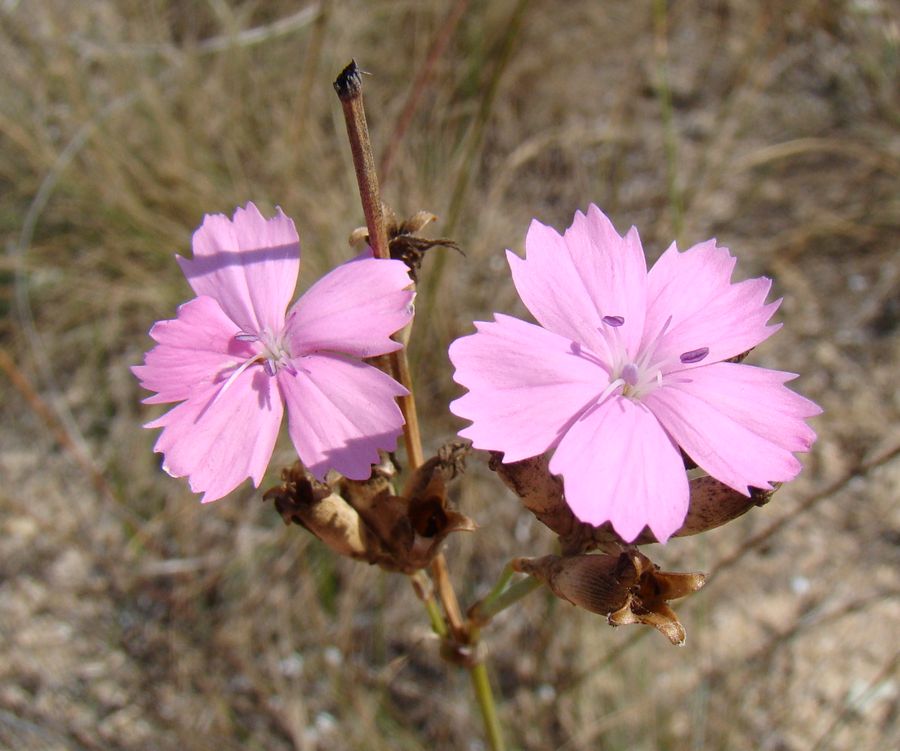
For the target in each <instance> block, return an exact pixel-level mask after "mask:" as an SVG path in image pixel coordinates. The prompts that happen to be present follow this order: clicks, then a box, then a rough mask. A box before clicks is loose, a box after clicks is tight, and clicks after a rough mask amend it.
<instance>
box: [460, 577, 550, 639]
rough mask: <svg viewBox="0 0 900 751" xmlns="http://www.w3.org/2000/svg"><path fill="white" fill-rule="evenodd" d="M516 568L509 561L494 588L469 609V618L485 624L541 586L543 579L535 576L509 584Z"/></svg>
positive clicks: (475, 622)
mask: <svg viewBox="0 0 900 751" xmlns="http://www.w3.org/2000/svg"><path fill="white" fill-rule="evenodd" d="M514 573H515V570H514V569H513V567H512V564H511V563H507V564H506V566H505V567H504V569H503V572H502V573H501V574H500V578H499V579H497V583H496V584H495V585H494V588H493V589H492V590H491V591H490V592H489V593H488V594H487V596H486V597H484V598H483V599H482V600H480V601H479V602H477V603H475V605H474V606H473V607H472V608H471V609H470V610H469V620H470V621H471V622H472V623H474V624H475V625H476V626H484V625H485V624H486V623H488V622H490V620H491V619H492V618H493V617H494V616H496V615H497V613H500V612H502V611H504V610H506V608H508V607H509V606H510V605H514V604H515V603H517V602H518V601H519V600H521V599H522V598H524V597H527V596H528V595H530V594H531V593H532V592H534V590H536V589H538V588H539V587H540V586H541V580H540V579H536V578H535V577H533V576H528V577H526V578H524V579H520V580H519V581H517V582H514V583H513V584H511V585H509V586H507V584H508V583H509V580H510V579H511V578H512V576H513V574H514Z"/></svg>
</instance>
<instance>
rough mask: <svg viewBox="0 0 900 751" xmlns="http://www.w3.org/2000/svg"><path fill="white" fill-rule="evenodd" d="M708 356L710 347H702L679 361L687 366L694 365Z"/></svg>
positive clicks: (693, 350)
mask: <svg viewBox="0 0 900 751" xmlns="http://www.w3.org/2000/svg"><path fill="white" fill-rule="evenodd" d="M708 354H709V347H700V349H692V350H691V351H690V352H685V353H684V354H683V355H681V357H680V358H679V359H680V360H681V362H683V363H684V364H685V365H693V364H694V363H695V362H700V361H701V360H702V359H703V358H704V357H706V356H707V355H708Z"/></svg>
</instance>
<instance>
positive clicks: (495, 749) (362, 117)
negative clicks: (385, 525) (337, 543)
mask: <svg viewBox="0 0 900 751" xmlns="http://www.w3.org/2000/svg"><path fill="white" fill-rule="evenodd" d="M362 73H363V71H361V70H360V68H359V66H358V65H357V64H356V61H355V60H351V61H350V63H349V64H348V65H347V66H346V67H345V68H344V70H343V71H341V73H340V75H339V76H338V77H337V79H336V80H335V82H334V89H335V91H336V92H337V95H338V98H339V99H340V100H341V107H342V109H343V112H344V120H345V122H346V126H347V137H348V139H349V141H350V150H351V153H352V155H353V167H354V170H355V171H356V181H357V185H358V186H359V194H360V199H361V201H362V206H363V214H364V215H365V218H366V228H367V230H368V235H369V245H370V247H371V248H372V253H373V255H374V256H375V257H376V258H385V259H387V258H390V257H391V256H390V246H389V244H388V236H387V226H386V223H385V215H384V206H383V204H382V202H381V195H380V191H379V187H378V175H377V173H376V169H375V158H374V154H373V151H372V143H371V140H370V138H369V127H368V123H367V121H366V112H365V106H364V104H363V96H362V79H361V74H362ZM389 357H390V369H391V375H393V376H394V378H396V379H397V380H398V381H399V382H400V383H401V384H402V385H403V386H404V387H405V388H406V390H407V391H408V392H409V393H408V394H407V395H406V396H401V397H399V399H398V401H399V404H400V410H401V412H402V413H403V417H404V420H405V423H404V426H403V437H404V442H405V446H406V456H407V461H408V463H409V469H410V470H412V471H415V470H416V469H417V468H418V467H420V466H421V465H422V464H423V463H424V461H425V457H424V452H423V451H422V438H421V433H420V431H419V420H418V415H417V413H416V404H415V398H414V392H413V385H412V375H411V373H410V369H409V361H408V360H407V356H406V348H405V347H404V348H403V349H401V350H399V351H397V352H391V353H390V355H389ZM430 571H431V578H432V581H433V582H434V587H435V590H436V592H437V596H438V598H439V600H440V602H441V604H442V605H443V609H444V615H445V617H446V623H447V625H448V626H449V634H448V633H447V629H446V628H444V624H443V623H440V624H439V623H438V619H437V618H436V614H435V608H434V601H433V599H429V598H428V597H421V599H422V601H423V602H424V603H425V606H426V609H427V611H428V615H429V619H430V620H431V624H432V628H433V629H434V631H435V633H437V634H438V635H439V636H441V637H442V638H443V639H444V640H445V646H446V647H448V650H447V651H448V654H452V653H454V652H457V651H458V652H466V653H470V654H471V655H473V657H472V658H471V659H468V660H466V661H465V664H466V667H467V668H468V670H469V674H470V676H471V679H472V686H473V690H474V692H475V696H476V700H477V702H478V708H479V710H480V711H481V716H482V719H483V721H484V726H485V733H486V735H487V740H488V743H489V746H490V748H491V749H492V751H504V749H505V745H504V743H503V737H502V732H501V728H500V723H499V720H498V718H497V710H496V704H495V701H494V695H493V692H492V690H491V685H490V680H489V678H488V673H487V668H486V666H485V664H484V659H483V656H482V654H483V650H480V649H478V644H477V640H478V631H477V629H476V628H473V627H472V624H471V623H469V622H467V621H466V620H465V619H464V618H463V615H462V610H461V608H460V606H459V600H458V598H457V596H456V591H455V590H454V588H453V583H452V581H451V580H450V573H449V570H448V568H447V561H446V558H444V555H443V554H442V553H438V555H437V556H435V558H434V560H433V561H432V563H431V566H430ZM413 586H414V588H415V589H416V592H417V593H425V592H427V590H425V589H424V588H423V586H422V581H421V579H420V580H419V581H418V582H417V581H416V580H415V579H413ZM420 596H421V595H420ZM448 636H449V638H450V642H449V643H448V642H447V639H448Z"/></svg>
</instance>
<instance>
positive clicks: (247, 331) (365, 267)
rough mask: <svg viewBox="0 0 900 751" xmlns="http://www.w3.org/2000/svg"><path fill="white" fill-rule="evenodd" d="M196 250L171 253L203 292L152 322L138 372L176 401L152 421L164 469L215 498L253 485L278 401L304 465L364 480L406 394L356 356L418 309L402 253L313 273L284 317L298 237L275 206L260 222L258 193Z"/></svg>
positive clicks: (396, 425)
mask: <svg viewBox="0 0 900 751" xmlns="http://www.w3.org/2000/svg"><path fill="white" fill-rule="evenodd" d="M193 250H194V258H193V260H188V259H185V258H180V257H178V263H179V264H180V265H181V268H182V270H183V271H184V274H185V276H186V277H187V279H188V282H189V283H190V285H191V287H192V288H193V290H194V292H196V293H197V297H195V298H194V299H193V300H190V301H189V302H187V303H185V304H184V305H182V306H181V307H179V309H178V316H177V318H175V319H174V320H170V321H159V322H158V323H157V324H156V325H154V326H153V328H152V329H151V330H150V336H151V337H153V339H155V340H156V342H157V345H156V346H155V347H154V348H153V349H151V350H150V351H149V352H148V353H147V354H146V356H145V358H144V364H143V365H138V366H136V367H134V368H132V370H133V371H134V373H135V375H136V376H137V377H138V378H139V379H140V381H141V385H142V386H143V387H144V388H146V389H148V390H150V391H155V392H156V394H155V395H154V396H151V397H148V398H147V399H145V401H146V402H149V403H167V402H181V404H179V405H178V406H176V407H174V408H173V409H172V410H170V411H169V412H167V413H166V414H164V415H163V416H162V417H160V418H158V419H156V420H153V421H152V422H149V423H147V425H146V426H145V427H148V428H162V429H163V431H162V433H161V434H160V436H159V440H157V442H156V446H155V447H154V450H155V451H158V452H160V453H162V454H163V455H164V457H165V459H164V461H163V469H165V470H166V472H168V473H169V474H170V475H172V476H173V477H183V476H187V477H188V478H189V481H190V486H191V489H192V490H193V491H194V492H197V493H201V492H202V493H203V494H204V495H203V499H202V500H203V502H204V503H206V502H209V501H214V500H216V499H218V498H221V497H222V496H224V495H225V494H226V493H228V492H230V491H231V490H233V489H234V488H236V487H237V486H238V485H239V484H240V483H241V482H242V481H243V480H244V479H245V478H246V477H251V478H252V479H253V482H254V484H255V485H256V486H259V483H260V481H261V480H262V476H263V473H264V472H265V470H266V466H267V465H268V463H269V459H270V458H271V456H272V451H273V449H274V447H275V439H276V438H277V436H278V431H279V428H280V426H281V418H282V415H283V413H284V410H285V407H286V408H287V413H288V431H289V433H290V437H291V440H292V441H293V443H294V447H295V448H296V449H297V454H298V455H299V457H300V459H301V461H302V462H303V464H304V465H306V467H307V469H309V471H310V472H312V474H313V475H315V476H316V477H317V478H319V479H322V478H323V477H324V476H325V473H326V472H327V471H328V470H329V469H336V470H337V471H338V472H340V473H341V474H343V475H345V476H347V477H349V478H352V479H356V480H360V479H365V478H367V477H368V476H369V474H370V472H371V465H372V463H373V462H377V461H378V450H379V449H385V450H389V449H393V448H394V446H395V444H396V440H397V436H398V435H399V433H400V431H401V429H402V426H403V418H402V416H401V414H400V409H399V407H398V406H397V404H396V402H395V397H397V396H399V395H401V394H405V393H406V390H405V389H404V388H403V387H402V386H401V385H400V384H398V383H396V382H395V381H394V380H393V379H392V378H390V377H388V376H386V375H385V374H384V373H382V372H381V371H380V370H378V369H376V368H374V367H372V366H370V365H366V364H365V363H363V362H362V359H363V358H367V357H372V356H374V355H381V354H385V353H386V352H392V351H394V350H397V349H400V347H401V345H400V344H399V343H397V342H395V341H393V340H392V339H391V338H390V335H391V334H392V333H394V332H395V331H397V330H398V329H400V328H402V327H403V326H404V325H405V324H406V323H407V322H408V321H409V319H410V317H411V315H412V308H411V301H412V297H413V293H412V291H411V290H410V289H408V287H409V285H410V280H409V276H408V274H407V270H406V266H405V265H404V264H403V263H401V262H400V261H385V260H376V259H374V258H370V257H369V258H362V257H360V258H357V259H355V260H353V261H350V262H348V263H345V264H343V265H342V266H338V267H337V268H336V269H334V270H333V271H331V272H330V273H329V274H327V275H326V276H324V277H323V278H322V279H320V280H319V281H318V282H317V283H316V284H314V285H313V286H312V287H311V288H310V289H309V290H308V291H307V292H306V294H304V295H303V296H302V297H301V298H300V299H299V300H298V301H297V302H296V303H295V304H294V306H293V307H292V308H291V309H290V311H289V312H288V313H287V314H285V310H286V309H287V306H288V303H289V302H290V300H291V297H292V296H293V294H294V288H295V286H296V284H297V274H298V271H299V269H300V240H299V238H298V236H297V230H296V229H295V228H294V222H293V221H291V220H290V219H289V218H288V217H286V216H285V215H284V214H283V213H282V212H281V209H278V210H277V211H276V214H275V216H274V217H273V218H272V219H266V218H265V217H263V216H262V214H260V213H259V210H258V209H257V208H256V206H254V205H253V204H252V203H248V204H247V207H246V208H244V209H241V208H239V209H237V210H236V211H235V213H234V219H233V220H231V221H230V220H229V219H228V218H227V217H226V216H223V215H222V214H213V215H208V216H206V217H205V218H204V220H203V224H202V226H201V227H200V228H199V229H198V230H197V231H196V232H195V233H194V237H193Z"/></svg>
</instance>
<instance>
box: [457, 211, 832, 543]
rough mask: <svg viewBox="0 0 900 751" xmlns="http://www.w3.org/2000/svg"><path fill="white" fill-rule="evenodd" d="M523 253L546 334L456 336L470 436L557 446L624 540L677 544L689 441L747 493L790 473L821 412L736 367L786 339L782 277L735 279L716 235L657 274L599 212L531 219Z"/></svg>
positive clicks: (519, 275)
mask: <svg viewBox="0 0 900 751" xmlns="http://www.w3.org/2000/svg"><path fill="white" fill-rule="evenodd" d="M525 247H526V258H525V259H524V260H523V259H521V258H519V257H518V256H517V255H515V254H514V253H512V252H511V251H507V258H508V260H509V265H510V267H511V269H512V275H513V282H514V283H515V285H516V289H517V290H518V292H519V295H520V296H521V298H522V301H523V302H524V303H525V305H526V307H527V308H528V309H529V310H530V311H531V313H532V314H533V315H534V317H535V318H536V319H537V321H538V323H539V324H540V325H539V326H536V325H534V324H531V323H525V322H524V321H520V320H518V319H516V318H511V317H509V316H505V315H500V314H495V317H494V318H495V320H494V321H493V322H490V323H484V322H479V323H476V328H477V333H475V334H473V335H471V336H466V337H463V338H461V339H458V340H457V341H455V342H454V343H453V344H452V345H451V347H450V359H451V360H452V361H453V364H454V365H455V366H456V374H455V376H454V377H455V379H456V381H457V382H458V383H460V384H462V385H463V386H465V387H467V388H468V389H469V393H468V394H466V395H464V396H462V397H461V398H459V399H457V400H456V401H454V402H453V403H452V404H451V405H450V409H451V411H452V412H453V413H454V414H456V415H458V416H460V417H464V418H466V419H468V420H472V421H473V424H472V425H471V426H470V427H468V428H466V429H465V430H463V431H461V433H460V435H462V436H465V437H468V438H471V439H472V441H473V443H474V445H475V447H476V448H481V449H489V450H494V451H502V452H503V454H504V461H507V462H514V461H519V460H521V459H526V458H528V457H532V456H536V455H539V454H542V453H544V452H545V451H547V450H550V449H554V450H555V453H554V454H553V457H552V458H551V461H550V471H551V472H553V473H554V474H557V475H562V477H563V487H564V489H565V496H566V501H567V503H568V504H569V506H570V507H571V508H572V511H573V512H574V513H575V515H576V516H577V517H578V518H579V519H581V520H582V521H584V522H587V523H589V524H594V525H600V524H602V523H604V522H606V521H609V522H611V523H612V525H613V527H614V528H615V530H616V531H617V532H618V534H619V535H620V536H621V537H622V538H623V539H624V540H626V541H631V540H633V539H635V538H636V537H637V536H638V534H639V533H640V532H641V531H642V529H643V528H644V526H645V525H647V526H649V527H650V529H651V530H652V532H653V533H654V535H655V536H656V538H657V539H658V540H660V541H665V540H666V539H668V537H669V536H670V535H671V534H672V533H673V532H675V531H676V530H677V529H678V528H679V526H681V524H682V522H683V521H684V517H685V514H686V513H687V508H688V500H689V492H688V481H687V476H686V474H685V469H684V464H683V461H682V457H681V453H680V451H679V447H681V448H682V449H683V450H684V451H685V453H687V454H688V455H689V456H690V457H691V458H692V459H693V460H694V461H695V462H697V464H698V465H699V466H700V467H702V468H703V469H705V470H706V471H707V472H708V473H709V474H710V475H712V476H713V477H715V478H717V479H718V480H720V481H721V482H723V483H725V484H726V485H728V486H730V487H732V488H734V489H735V490H737V491H739V492H741V493H745V494H748V495H749V491H748V487H749V486H753V487H758V488H770V487H771V483H773V482H784V481H786V480H790V479H792V478H794V477H795V476H796V475H797V473H798V472H799V471H800V463H799V462H798V461H797V459H796V457H795V456H794V455H793V452H796V451H808V450H809V448H810V446H811V445H812V442H813V441H814V440H815V433H814V432H813V431H812V430H811V429H810V428H809V427H808V426H807V425H806V423H805V422H804V418H807V417H810V416H812V415H816V414H818V413H819V412H820V411H821V410H820V409H819V408H818V407H817V406H816V405H815V404H813V403H812V402H810V401H809V400H807V399H804V398H803V397H801V396H798V395H797V394H795V393H794V392H792V391H790V390H789V389H787V388H786V387H785V386H784V383H785V382H787V381H789V380H791V379H792V378H794V377H795V376H794V375H793V374H791V373H783V372H780V371H777V370H767V369H765V368H757V367H753V366H750V365H744V364H736V363H729V362H725V360H727V359H729V358H732V357H735V356H736V355H740V354H742V353H744V352H746V351H747V350H749V349H751V348H752V347H755V346H756V345H757V344H759V343H760V342H762V341H763V340H765V339H767V338H768V337H769V336H771V335H772V334H773V333H774V332H775V331H777V330H778V328H779V325H766V322H767V321H768V320H769V318H770V317H771V316H772V314H773V313H774V312H775V310H776V308H777V307H778V305H779V303H780V301H776V302H774V303H769V304H768V305H767V304H766V303H765V299H766V295H767V294H768V292H769V288H770V286H771V280H769V279H766V278H759V279H750V280H748V281H744V282H739V283H737V284H732V283H731V281H730V280H731V272H732V270H733V269H734V265H735V262H736V260H735V259H734V258H733V257H732V256H731V255H730V254H729V252H728V250H727V249H726V248H719V247H716V243H715V241H714V240H708V241H707V242H704V243H700V244H699V245H695V246H694V247H693V248H690V249H689V250H687V251H685V252H683V253H680V252H678V250H677V248H676V247H675V245H674V244H673V245H672V246H671V247H670V248H669V249H668V250H667V251H666V252H665V253H664V254H663V255H662V257H661V258H660V259H659V261H657V263H656V265H654V266H653V268H652V269H651V270H650V271H649V272H648V271H647V267H646V262H645V260H644V253H643V249H642V247H641V242H640V239H639V238H638V233H637V230H636V229H635V228H634V227H632V228H631V230H630V231H629V232H628V234H627V235H626V236H625V237H624V238H622V237H621V236H620V235H619V234H618V233H617V232H616V230H615V228H614V227H613V225H612V223H611V222H610V221H609V219H608V218H607V217H606V216H605V215H604V214H603V213H602V212H601V211H600V210H599V209H598V208H597V207H596V206H593V205H591V207H590V208H589V209H588V213H587V215H586V216H585V215H584V214H582V213H581V212H578V213H576V214H575V219H574V221H573V223H572V226H571V227H570V228H569V229H568V230H567V231H566V233H565V235H563V236H560V235H559V234H558V233H557V232H556V231H555V230H553V229H552V228H550V227H547V226H545V225H543V224H541V223H540V222H538V221H533V222H532V224H531V227H530V228H529V230H528V236H527V238H526V240H525Z"/></svg>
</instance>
